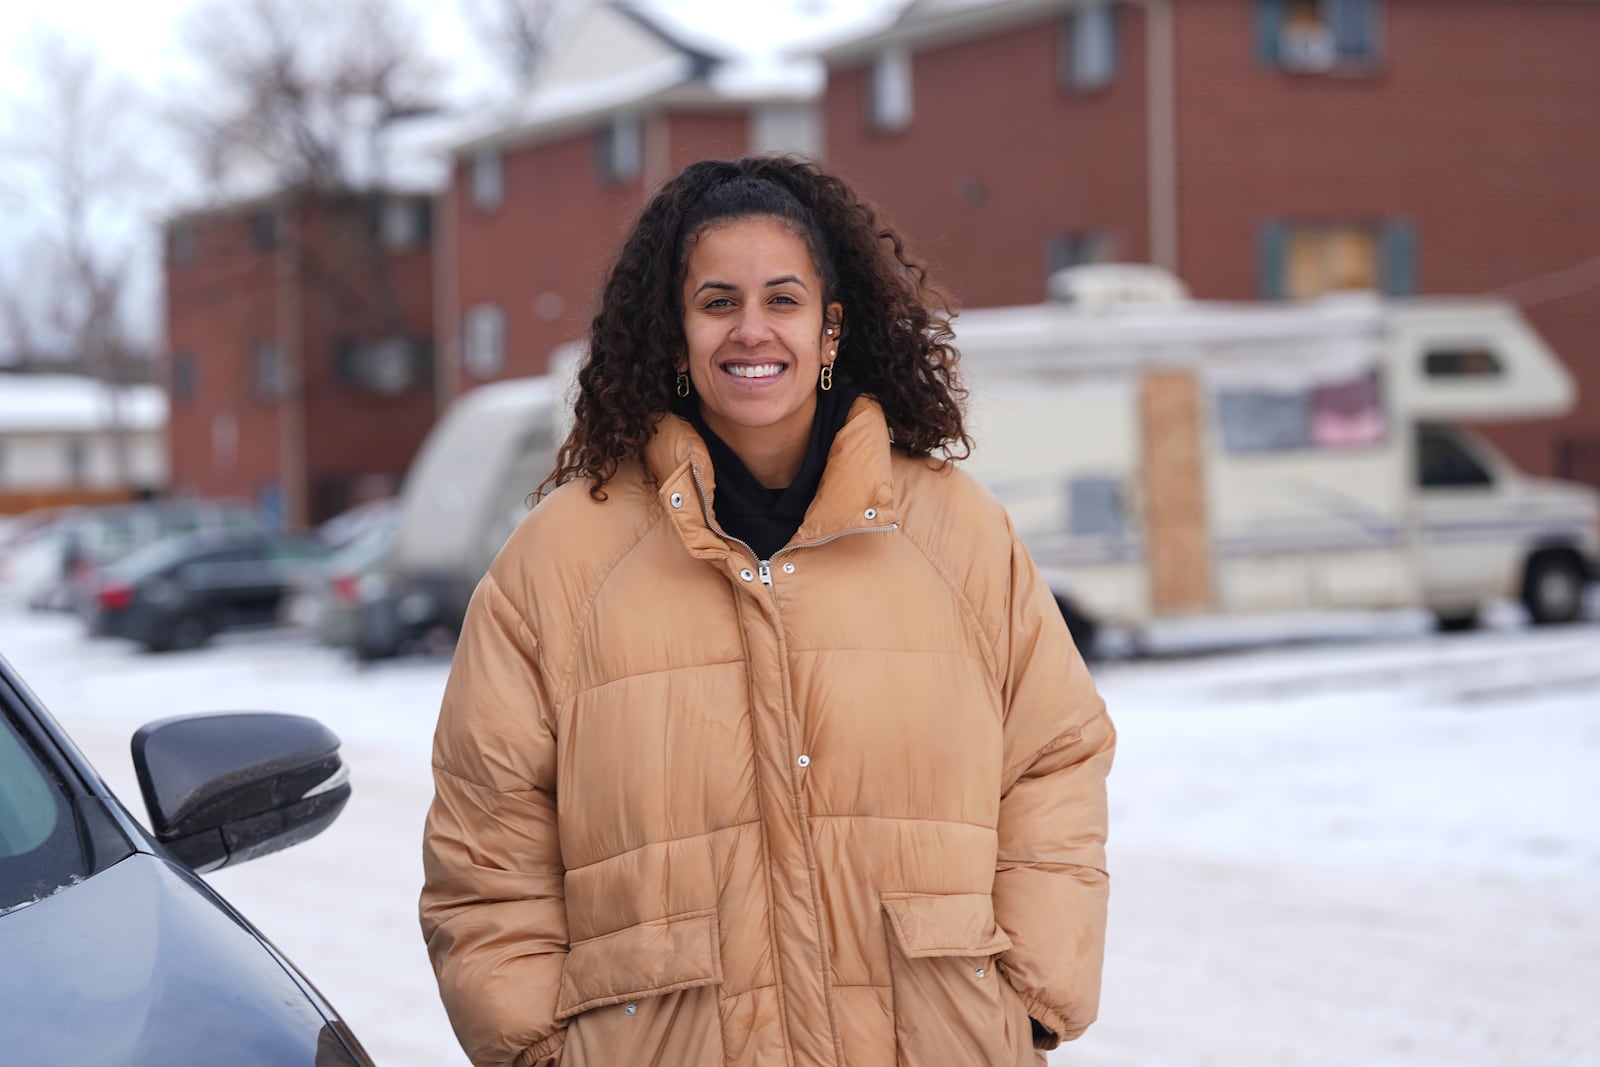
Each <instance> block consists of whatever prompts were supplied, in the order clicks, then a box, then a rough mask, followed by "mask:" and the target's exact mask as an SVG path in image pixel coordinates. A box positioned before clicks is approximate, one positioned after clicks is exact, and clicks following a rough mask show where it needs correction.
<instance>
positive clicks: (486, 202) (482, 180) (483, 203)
mask: <svg viewBox="0 0 1600 1067" xmlns="http://www.w3.org/2000/svg"><path fill="white" fill-rule="evenodd" d="M504 196H505V175H504V168H503V167H502V166H501V160H500V153H499V151H498V150H496V149H493V148H480V149H479V150H478V151H477V152H475V153H473V156H472V205H473V207H476V208H477V209H478V210H479V211H493V210H494V209H495V208H497V207H499V206H500V201H501V200H502V199H503V198H504Z"/></svg>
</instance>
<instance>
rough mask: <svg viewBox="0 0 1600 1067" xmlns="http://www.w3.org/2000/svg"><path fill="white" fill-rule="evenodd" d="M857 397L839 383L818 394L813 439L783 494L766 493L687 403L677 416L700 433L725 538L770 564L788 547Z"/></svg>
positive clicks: (852, 389) (780, 491) (853, 390)
mask: <svg viewBox="0 0 1600 1067" xmlns="http://www.w3.org/2000/svg"><path fill="white" fill-rule="evenodd" d="M859 393H860V390H859V389H856V388H855V387H853V386H850V385H846V384H845V383H843V382H839V383H836V384H835V385H834V387H833V388H832V389H830V390H828V391H827V392H822V391H821V390H818V392H817V413H816V417H815V418H814V419H812V422H811V439H810V441H809V442H807V444H806V454H805V458H804V459H803V460H802V461H801V462H800V472H799V473H798V474H796V475H795V478H794V481H792V482H790V483H789V484H788V485H787V486H785V487H783V488H781V489H768V488H767V487H766V486H764V485H762V484H761V482H760V481H759V480H757V478H756V476H755V475H753V474H751V473H750V470H749V468H747V467H746V466H745V465H744V461H743V460H741V459H740V458H739V457H738V455H736V454H735V453H734V451H733V449H731V448H729V447H728V446H727V444H726V443H725V442H724V441H723V440H722V438H720V437H718V436H717V435H716V434H715V433H714V432H712V430H711V427H709V426H707V425H706V421H705V419H703V418H701V417H700V405H698V404H696V403H693V402H690V403H687V404H684V405H683V406H682V408H681V409H680V411H679V413H680V414H682V415H683V416H684V417H686V418H687V419H688V420H689V422H690V424H692V425H693V426H694V428H695V429H696V430H697V431H699V433H700V436H701V437H702V438H703V439H704V440H705V443H706V450H707V451H708V452H710V453H711V466H712V469H713V470H714V471H715V473H716V479H717V485H716V491H715V494H714V499H713V500H712V505H711V506H712V510H713V511H714V512H715V513H716V516H717V525H719V526H721V527H722V529H723V532H724V533H726V534H728V535H729V536H730V537H736V538H738V539H739V540H741V541H743V542H744V543H745V544H747V545H749V546H750V548H751V550H752V551H754V552H755V554H756V557H757V558H758V559H771V558H772V555H773V553H775V552H777V551H778V549H780V548H782V547H783V546H784V545H786V544H788V543H789V538H791V537H793V536H794V532H795V531H796V530H798V529H799V528H800V523H801V522H803V521H805V517H806V509H807V508H809V507H810V506H811V501H812V499H813V498H815V497H816V495H817V486H818V485H820V484H821V483H822V472H823V470H824V469H825V468H826V467H827V465H828V450H829V449H830V448H832V447H833V439H834V437H835V436H836V435H837V434H838V432H839V429H840V427H842V426H843V425H844V423H845V419H846V417H848V416H849V414H850V405H851V404H852V403H854V401H855V398H856V397H857V395H859Z"/></svg>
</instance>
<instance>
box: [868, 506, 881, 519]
mask: <svg viewBox="0 0 1600 1067" xmlns="http://www.w3.org/2000/svg"><path fill="white" fill-rule="evenodd" d="M877 517H878V509H877V508H868V509H867V518H869V519H875V518H877Z"/></svg>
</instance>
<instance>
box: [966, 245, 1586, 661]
mask: <svg viewBox="0 0 1600 1067" xmlns="http://www.w3.org/2000/svg"><path fill="white" fill-rule="evenodd" d="M1063 281H1064V283H1065V288H1066V289H1067V290H1068V291H1070V292H1073V293H1074V295H1075V296H1076V297H1077V298H1076V299H1072V300H1062V301H1059V302H1052V303H1049V304H1044V305H1039V306H1030V307H1014V308H997V309H984V310H975V311H968V312H963V313H962V314H961V315H960V316H959V318H958V319H957V321H956V326H955V329H956V344H957V346H958V347H959V348H960V349H961V353H962V364H961V365H962V368H963V371H964V373H965V375H966V380H967V383H968V385H969V388H970V389H971V415H972V427H973V431H974V436H975V437H976V439H977V448H976V450H975V452H974V455H973V457H972V459H971V460H970V461H969V464H968V465H969V468H970V469H972V470H973V471H974V473H976V474H978V475H979V476H980V477H981V478H983V479H984V480H985V481H987V482H988V483H989V485H990V486H991V487H992V488H993V489H994V491H995V493H996V494H997V495H998V496H999V497H1000V499H1001V500H1002V502H1004V503H1005V504H1006V506H1007V507H1008V508H1009V509H1010V511H1011V513H1012V515H1013V518H1014V521H1015V522H1016V524H1017V527H1018V530H1019V532H1020V533H1021V534H1022V536H1023V538H1024V540H1025V541H1026V542H1027V544H1028V546H1029V548H1030V550H1031V551H1032V552H1033V554H1034V556H1035V558H1036V559H1037V560H1038V562H1039V564H1040V566H1041V567H1042V568H1043V569H1044V571H1045V573H1046V574H1047V576H1048V577H1049V579H1050V581H1051V583H1052V585H1053V586H1054V587H1055V588H1056V590H1057V592H1058V594H1060V595H1062V596H1063V597H1064V598H1065V599H1066V600H1068V601H1069V602H1070V603H1071V605H1072V606H1073V607H1075V608H1076V609H1077V610H1079V611H1081V612H1082V613H1084V614H1086V615H1087V616H1088V617H1090V618H1091V619H1094V620H1097V621H1104V622H1110V623H1115V624H1119V625H1122V626H1125V627H1130V628H1133V629H1135V630H1137V629H1139V628H1142V627H1144V626H1146V625H1148V624H1149V623H1151V622H1152V621H1154V620H1158V619H1166V618H1174V617H1183V616H1204V615H1213V614H1244V613H1279V612H1285V611H1298V610H1311V609H1346V608H1362V609H1373V608H1403V607H1422V608H1426V609H1428V610H1430V611H1432V612H1434V613H1435V615H1436V616H1437V617H1438V618H1439V620H1440V622H1441V625H1444V626H1448V627H1459V626H1465V625H1470V623H1471V621H1472V620H1473V619H1474V618H1475V617H1476V613H1477V611H1478V608H1479V606H1480V605H1481V604H1482V603H1483V602H1485V601H1487V600H1490V599H1491V598H1499V597H1511V598H1516V599H1520V600H1521V601H1523V602H1524V603H1525V604H1526V605H1527V608H1528V611H1529V613H1530V614H1531V616H1532V618H1533V619H1534V620H1535V621H1537V622H1563V621H1569V620H1571V619H1575V618H1577V617H1578V616H1579V615H1580V614H1581V612H1582V609H1583V599H1584V586H1585V583H1586V581H1588V580H1589V579H1590V578H1591V577H1592V576H1594V575H1595V573H1596V569H1595V568H1596V560H1597V559H1600V494H1597V493H1595V492H1594V491H1593V490H1592V489H1589V488H1586V487H1583V486H1579V485H1575V484H1570V483H1562V482H1557V481H1554V480H1549V479H1539V478H1532V477H1529V476H1528V475H1525V474H1523V473H1521V472H1519V471H1518V470H1516V469H1515V468H1514V467H1513V466H1512V465H1511V464H1510V463H1509V462H1508V461H1507V460H1506V459H1505V458H1504V457H1503V456H1502V455H1500V453H1499V452H1498V451H1496V450H1495V449H1494V448H1493V447H1491V446H1490V445H1489V444H1488V443H1487V442H1486V441H1484V440H1483V439H1482V438H1480V437H1478V436H1477V435H1475V434H1472V433H1470V432H1469V431H1466V430H1462V429H1459V428H1456V427H1455V426H1453V425H1452V424H1453V423H1455V422H1456V421H1463V422H1488V421H1493V420H1502V419H1529V418H1539V417H1548V416H1552V415H1557V414H1560V413H1562V412H1564V411H1567V410H1569V409H1570V407H1571V406H1572V404H1573V403H1574V401H1575V388H1574V385H1573V382H1572V379H1571V376H1570V375H1569V374H1568V373H1567V371H1566V368H1565V367H1564V366H1563V365H1562V364H1561V362H1560V361H1559V360H1558V359H1557V358H1556V357H1555V355H1554V354H1553V353H1552V352H1551V351H1550V349H1549V348H1548V347H1547V346H1546V345H1545V343H1544V342H1543V341H1542V340H1541V339H1540V337H1539V336H1538V335H1537V334H1536V333H1535V332H1534V331H1533V330H1532V329H1531V328H1530V327H1529V326H1528V325H1527V323H1526V322H1525V321H1524V320H1523V318H1522V317H1521V315H1520V314H1519V313H1518V312H1517V311H1516V309H1515V308H1514V307H1512V306H1510V305H1508V304H1505V303H1502V302H1499V301H1494V300H1487V299H1414V300H1388V299H1382V298H1379V297H1376V296H1373V295H1370V294H1341V295H1337V296H1332V297H1325V298H1323V299H1320V300H1316V301H1310V302H1304V303H1296V304H1233V303H1220V302H1210V301H1195V300H1189V299H1187V297H1186V295H1185V294H1184V293H1183V290H1182V287H1181V285H1179V284H1178V283H1176V282H1175V281H1174V280H1173V279H1171V278H1170V276H1164V275H1160V274H1157V273H1154V272H1151V271H1150V270H1149V269H1147V268H1146V269H1138V268H1119V269H1116V270H1113V271H1108V270H1107V269H1106V268H1087V269H1086V271H1085V272H1082V273H1076V274H1074V273H1070V272H1069V274H1068V276H1067V277H1066V278H1065V279H1063Z"/></svg>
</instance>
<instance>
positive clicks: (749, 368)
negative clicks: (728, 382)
mask: <svg viewBox="0 0 1600 1067" xmlns="http://www.w3.org/2000/svg"><path fill="white" fill-rule="evenodd" d="M723 370H725V371H727V372H728V373H729V374H731V375H733V376H734V377H735V378H771V377H772V376H773V375H775V374H781V373H782V372H783V364H782V363H756V364H748V363H731V364H729V365H728V366H726V367H724V368H723Z"/></svg>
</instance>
